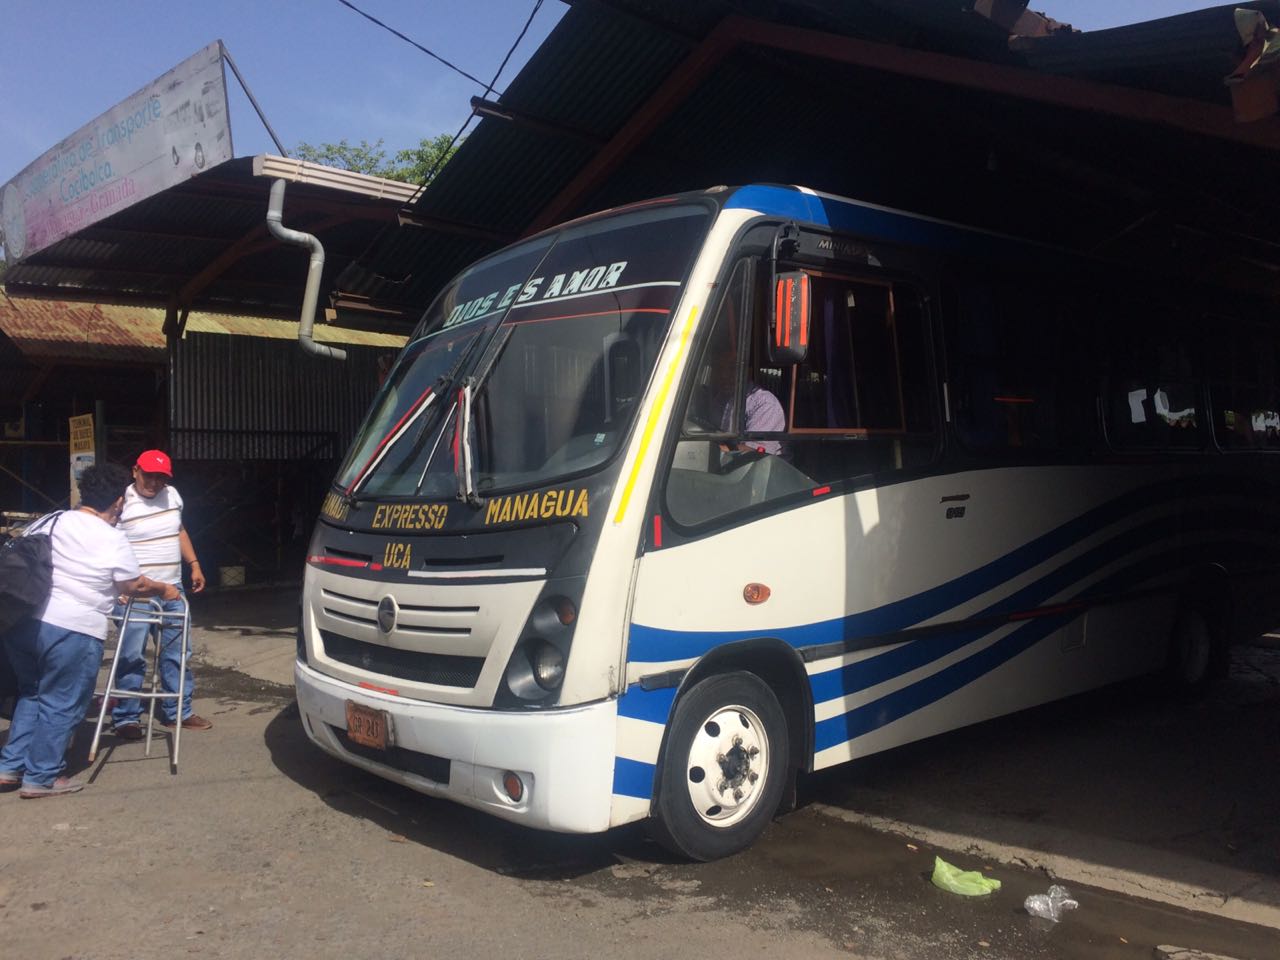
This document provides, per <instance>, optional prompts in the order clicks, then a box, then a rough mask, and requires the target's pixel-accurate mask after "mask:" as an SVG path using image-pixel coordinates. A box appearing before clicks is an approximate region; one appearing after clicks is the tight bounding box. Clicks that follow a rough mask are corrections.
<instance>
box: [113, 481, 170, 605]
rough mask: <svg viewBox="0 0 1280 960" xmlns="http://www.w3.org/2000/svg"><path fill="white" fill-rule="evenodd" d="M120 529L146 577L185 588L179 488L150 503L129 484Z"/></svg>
mask: <svg viewBox="0 0 1280 960" xmlns="http://www.w3.org/2000/svg"><path fill="white" fill-rule="evenodd" d="M120 529H121V530H123V531H124V535H125V536H126V537H128V538H129V543H130V545H132V547H133V552H134V553H135V554H137V557H138V564H139V565H140V566H141V567H142V572H143V573H144V574H146V575H147V576H148V577H150V578H151V579H152V580H158V581H160V582H161V583H173V584H177V585H178V586H179V587H181V586H182V546H181V544H180V543H179V541H178V531H179V530H181V529H182V496H181V495H180V494H179V493H178V491H177V488H175V487H171V486H164V487H162V488H161V489H160V492H159V493H157V494H156V495H155V496H154V497H152V498H151V499H149V500H148V499H147V498H146V497H144V496H141V495H140V494H139V493H138V491H137V490H136V489H135V488H134V485H133V484H129V489H128V490H126V491H125V492H124V511H123V512H122V513H121V514H120Z"/></svg>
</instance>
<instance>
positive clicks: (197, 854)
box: [0, 651, 1280, 960]
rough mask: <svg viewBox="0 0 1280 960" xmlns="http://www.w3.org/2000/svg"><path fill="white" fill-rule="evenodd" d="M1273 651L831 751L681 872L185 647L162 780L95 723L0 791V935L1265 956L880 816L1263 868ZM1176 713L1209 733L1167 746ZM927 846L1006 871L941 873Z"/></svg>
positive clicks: (61, 941) (1270, 828) (335, 947)
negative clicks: (885, 751)
mask: <svg viewBox="0 0 1280 960" xmlns="http://www.w3.org/2000/svg"><path fill="white" fill-rule="evenodd" d="M1273 654H1276V651H1264V652H1263V653H1262V657H1263V661H1262V669H1261V673H1258V674H1257V676H1256V677H1254V675H1253V673H1252V672H1251V671H1252V670H1253V668H1252V667H1249V666H1247V665H1246V666H1244V667H1241V668H1239V669H1238V670H1237V676H1236V677H1235V678H1234V679H1233V683H1232V685H1231V689H1233V690H1234V693H1233V694H1231V695H1229V696H1227V697H1226V699H1218V700H1216V701H1212V702H1210V703H1208V704H1205V705H1201V706H1198V707H1195V708H1185V707H1172V706H1169V705H1168V704H1166V703H1165V702H1164V701H1160V700H1158V699H1156V698H1153V697H1149V696H1147V695H1145V694H1144V693H1142V691H1140V690H1135V689H1133V688H1120V689H1117V690H1112V691H1108V692H1105V693H1104V694H1099V695H1091V696H1089V697H1084V698H1078V699H1077V700H1075V701H1070V702H1068V703H1066V704H1061V705H1056V706H1053V707H1049V708H1045V709H1044V710H1040V711H1034V712H1032V713H1030V714H1023V715H1021V716H1020V717H1016V718H1006V719H1004V720H1001V721H996V722H993V723H991V724H984V725H982V726H981V727H977V728H973V729H971V730H968V731H962V732H959V733H957V734H953V735H951V736H948V737H944V738H940V739H938V740H934V741H931V742H930V743H929V744H921V745H919V746H918V747H913V748H909V749H907V750H903V751H897V752H896V753H894V754H891V755H888V756H884V757H879V758H873V759H870V760H868V761H865V762H863V763H861V764H854V765H851V766H848V767H844V768H841V770H840V772H838V773H834V774H828V775H826V776H823V777H818V778H814V779H813V780H812V781H811V782H809V783H808V784H807V785H806V787H805V790H804V791H803V797H804V799H805V801H806V804H805V805H804V806H802V808H801V809H799V810H797V811H796V812H794V813H792V814H790V815H788V816H786V817H783V818H781V819H780V820H779V821H778V822H776V823H775V824H774V825H773V826H772V827H771V828H770V830H769V831H768V832H767V833H766V835H765V837H764V838H763V840H762V841H761V842H760V843H759V844H758V845H757V846H756V847H755V848H753V849H752V850H750V851H748V852H747V853H746V854H743V855H741V856H738V857H735V858H732V859H730V860H728V861H724V862H720V863H713V864H702V865H694V864H685V863H678V862H673V861H672V860H671V859H670V858H669V857H668V856H666V855H665V854H664V853H663V852H662V851H661V850H660V849H659V848H657V847H656V846H655V845H653V844H652V843H650V842H649V841H648V840H647V839H646V837H645V835H644V833H643V831H642V830H640V829H635V828H630V829H624V830H620V831H615V832H612V833H609V834H605V835H603V836H599V837H562V836H557V835H551V834H543V833H536V832H531V831H528V830H524V829H521V828H518V827H515V826H512V825H509V824H506V823H503V822H501V821H497V820H494V819H491V818H488V817H485V816H482V815H480V814H476V813H472V812H470V811H467V810H465V809H462V808H460V807H457V806H454V805H452V804H448V803H445V802H442V801H437V800H431V799H428V798H424V797H421V796H419V795H417V794H415V793H412V792H411V791H408V790H405V789H402V788H400V787H397V786H395V785H393V784H389V783H386V782H384V781H381V780H379V779H378V778H376V777H372V776H369V775H366V774H364V773H362V772H360V771H357V770H355V769H352V768H349V767H346V766H345V765H342V764H340V763H337V762H336V761H333V760H331V759H329V758H328V757H326V756H324V755H323V754H321V753H319V752H318V751H316V750H314V749H312V748H311V746H310V745H309V744H308V743H307V741H306V739H305V737H304V735H303V733H302V731H301V729H300V726H299V723H298V718H297V715H296V709H295V708H294V707H293V705H292V695H291V691H290V690H289V689H288V688H285V687H281V686H278V685H274V684H270V683H266V682H262V681H257V680H253V679H250V678H248V677H246V676H245V675H243V674H241V673H238V672H235V671H231V670H222V669H217V668H214V667H211V666H207V665H206V666H203V667H202V668H201V670H200V674H199V678H200V683H201V687H200V696H201V699H199V700H198V702H197V710H198V712H200V713H202V714H203V715H205V716H208V717H210V718H211V719H213V720H214V722H215V729H214V730H213V731H211V732H208V733H192V732H189V733H187V734H186V735H185V736H184V737H183V743H182V763H181V768H180V772H179V773H178V774H177V775H176V776H175V775H171V774H170V772H169V765H168V761H167V757H166V756H165V755H164V754H165V751H164V749H163V743H162V744H161V745H160V748H159V749H157V750H156V752H155V755H154V756H153V757H151V758H146V757H144V756H143V747H142V745H141V744H138V743H115V742H113V741H111V740H110V739H108V740H106V741H105V743H106V749H105V750H104V751H103V753H102V754H101V755H100V757H99V760H98V763H97V764H95V765H94V766H93V767H92V768H90V769H89V770H87V771H86V772H85V775H86V776H89V777H90V778H91V779H92V785H91V786H90V787H89V789H87V790H86V791H85V792H84V793H83V794H80V795H77V796H73V797H66V798H60V799H56V800H45V801H39V802H35V801H21V800H19V799H18V798H17V796H16V795H14V794H12V793H9V794H4V795H0V937H2V938H3V939H2V941H0V943H2V944H3V946H2V947H0V956H3V957H6V958H7V957H14V958H32V960H43V958H92V960H112V958H138V960H148V958H152V957H155V958H161V957H166V958H171V957H174V956H183V957H185V956H210V957H215V956H216V957H226V958H229V960H237V958H255V960H256V958H261V957H273V958H276V957H279V958H291V957H299V958H302V957H309V958H330V957H332V958H364V957H378V958H399V957H405V958H408V957H415V958H416V957H424V956H448V957H459V958H465V957H491V956H500V957H504V958H578V957H581V958H588V957H591V958H597V957H600V956H602V955H616V956H624V957H629V958H630V957H637V958H647V957H653V958H668V957H676V956H679V957H696V956H714V957H733V958H735V960H740V958H752V957H769V958H779V957H782V958H787V957H798V958H824V957H851V956H852V957H876V958H912V960H916V958H925V957H928V958H951V957H956V958H962V957H983V958H1001V960H1003V958H1010V960H1013V958H1019V960H1021V958H1037V957H1050V958H1085V957H1088V958H1129V957H1132V958H1148V957H1151V956H1152V951H1153V947H1154V946H1155V945H1156V944H1166V943H1172V944H1179V945H1182V946H1189V947H1195V948H1198V949H1201V950H1206V951H1211V952H1214V953H1219V954H1224V955H1228V956H1232V957H1238V958H1248V957H1256V958H1275V957H1278V956H1280V932H1277V930H1276V929H1272V928H1267V927H1262V926H1255V925H1251V924H1248V923H1243V922H1240V921H1239V920H1232V919H1227V918H1224V917H1221V916H1213V915H1210V914H1205V913H1194V912H1190V911H1187V910H1183V909H1180V908H1178V907H1175V906H1170V905H1167V904H1159V903H1153V902H1151V901H1149V900H1142V899H1137V898H1133V897H1128V896H1125V895H1123V894H1118V893H1113V892H1107V891H1104V890H1101V889H1095V888H1092V887H1089V886H1079V885H1075V884H1068V885H1069V886H1071V887H1072V892H1073V894H1075V895H1076V897H1077V899H1078V900H1079V901H1080V909H1079V910H1078V911H1075V912H1074V913H1071V914H1069V915H1067V917H1066V919H1065V920H1064V921H1063V922H1062V923H1059V924H1057V925H1054V924H1050V923H1048V922H1046V921H1042V920H1036V919H1033V918H1031V917H1029V916H1027V914H1026V913H1025V912H1024V911H1023V910H1022V908H1021V904H1022V901H1023V898H1024V897H1025V896H1026V895H1027V894H1028V893H1031V892H1038V891H1043V890H1044V889H1045V888H1046V887H1047V886H1048V884H1049V883H1050V882H1051V881H1050V879H1049V878H1048V877H1047V876H1046V875H1045V873H1044V872H1043V871H1042V870H1039V869H1035V865H1032V868H1022V867H1019V866H1017V865H1016V864H1010V863H1006V862H1002V861H1000V860H997V859H994V858H987V857H986V856H984V855H982V854H981V853H980V852H979V853H965V852H954V851H949V850H946V849H939V848H935V847H934V846H932V845H931V844H930V842H928V841H927V840H913V839H911V838H909V837H907V836H903V835H900V834H899V833H895V832H893V831H895V830H909V829H915V828H920V829H931V830H935V831H937V832H938V834H939V835H945V834H946V833H947V830H948V829H952V828H955V827H956V825H957V824H958V823H960V822H961V820H963V818H964V817H965V816H967V817H969V818H970V819H969V820H967V821H964V822H965V823H966V824H967V825H968V826H970V827H972V826H973V825H974V824H977V825H978V827H979V828H980V829H985V830H994V831H996V832H999V833H1000V836H999V837H998V838H996V839H999V840H1001V841H1007V842H1009V843H1013V842H1015V841H1017V840H1019V839H1023V838H1025V837H1026V836H1031V835H1032V834H1024V833H1023V832H1022V831H1025V830H1031V831H1033V833H1034V831H1037V830H1039V831H1045V830H1048V831H1051V832H1052V836H1055V837H1063V836H1067V837H1083V838H1092V839H1093V840H1094V842H1097V843H1103V844H1104V845H1103V847H1100V848H1099V849H1112V848H1111V847H1107V846H1105V844H1120V846H1117V847H1115V848H1114V849H1123V850H1128V849H1129V847H1128V846H1125V844H1133V845H1138V846H1139V847H1140V848H1141V847H1142V845H1143V844H1146V845H1147V846H1146V849H1149V850H1151V851H1153V853H1152V856H1151V858H1149V859H1150V860H1151V862H1162V861H1159V857H1158V856H1156V854H1159V853H1161V852H1163V853H1164V854H1168V855H1176V856H1178V857H1182V858H1183V859H1182V860H1178V861H1177V862H1178V863H1183V862H1184V861H1185V862H1194V863H1201V864H1205V863H1208V864H1210V866H1215V867H1220V868H1231V869H1239V870H1241V871H1246V872H1249V874H1250V875H1251V876H1258V875H1261V876H1264V877H1270V878H1272V879H1275V878H1277V877H1280V845H1277V843H1276V839H1277V837H1276V830H1277V826H1276V823H1275V820H1276V818H1275V817H1274V815H1273V813H1272V811H1273V810H1274V799H1275V797H1276V795H1277V794H1276V790H1275V786H1276V783H1275V777H1276V771H1275V743H1276V742H1277V740H1276V737H1277V735H1278V734H1280V731H1278V730H1277V724H1278V723H1280V711H1277V709H1276V705H1277V703H1278V702H1280V690H1278V689H1277V687H1276V684H1275V682H1274V678H1273V677H1272V676H1271V668H1272V666H1274V664H1272V663H1270V661H1268V660H1267V657H1270V656H1271V655H1273ZM1276 672H1278V673H1280V671H1276ZM1246 677H1253V679H1245V678H1246ZM1232 717H1234V718H1235V719H1234V720H1231V719H1230V718H1232ZM3 727H4V722H3V721H0V730H2V729H3ZM1196 729H1199V730H1202V731H1203V730H1205V729H1213V730H1215V731H1216V733H1215V735H1214V736H1213V737H1210V738H1209V739H1208V740H1204V739H1200V740H1194V739H1193V740H1192V741H1191V742H1189V743H1188V742H1185V741H1179V740H1178V738H1182V737H1184V736H1187V735H1188V733H1187V732H1188V730H1196ZM82 732H84V733H87V732H88V726H87V725H86V727H85V729H84V730H83V731H82ZM81 745H82V746H83V743H82V744H81ZM1251 751H1258V752H1257V753H1252V752H1251ZM1206 784H1207V788H1206ZM1246 784H1252V785H1253V786H1254V787H1256V788H1257V789H1256V790H1254V791H1252V792H1251V791H1249V790H1246V789H1242V787H1243V786H1244V785H1246ZM1157 808H1160V810H1157ZM1144 811H1145V813H1144ZM1170 811H1172V816H1171V817H1170V816H1169V813H1170ZM842 812H843V813H845V814H848V815H850V816H853V817H854V818H855V819H856V818H860V817H866V816H868V815H873V816H875V817H880V818H882V819H881V820H880V821H878V822H879V823H880V824H881V826H887V827H888V829H887V830H873V829H870V828H869V827H867V826H864V825H862V824H860V823H851V822H848V821H847V820H845V819H841V816H840V814H841V813H842ZM975 817H976V819H974V818H975ZM895 818H897V819H895ZM904 818H905V819H904ZM912 818H914V820H921V819H924V820H927V821H928V822H926V823H923V824H921V823H915V822H914V821H913V820H912ZM957 818H959V819H957ZM1183 819H1185V822H1186V824H1187V825H1188V830H1187V831H1184V833H1185V834H1186V835H1185V836H1184V835H1170V836H1168V837H1167V838H1166V837H1165V834H1164V832H1162V831H1166V829H1167V828H1168V827H1170V826H1175V827H1176V826H1177V825H1178V824H1179V823H1181V822H1182V821H1183ZM908 823H910V824H911V825H910V826H904V824H908ZM1156 834H1158V835H1159V839H1153V836H1154V835H1156ZM970 836H972V835H970ZM1144 837H1145V839H1144ZM990 839H991V838H988V837H980V838H979V840H978V841H966V842H968V843H970V844H971V845H970V849H971V850H977V851H980V850H981V849H982V843H983V842H986V841H987V840H990ZM1104 842H1105V843H1104ZM1153 844H1154V845H1153ZM1161 845H1163V846H1161ZM935 853H940V854H941V855H942V856H944V857H945V858H947V859H948V860H950V861H952V862H954V863H957V864H958V865H961V866H964V867H966V868H978V869H984V868H985V869H986V872H987V873H988V874H989V875H991V876H994V877H998V878H999V879H1000V880H1001V881H1002V883H1003V888H1002V889H1001V890H1000V891H999V892H998V893H996V894H994V895H992V896H990V897H986V898H981V899H968V898H961V897H957V896H955V895H953V894H949V893H945V892H943V891H941V890H938V889H937V888H935V887H933V886H932V885H931V884H930V883H929V882H928V875H929V872H930V869H931V866H932V863H933V857H934V855H935ZM1140 859H1141V858H1140ZM1103 866H1104V867H1107V866H1109V865H1107V864H1105V863H1104V864H1103ZM1117 866H1118V865H1117ZM1170 872H1176V871H1170ZM1167 879H1169V880H1170V882H1174V881H1177V880H1179V879H1180V878H1179V877H1176V876H1175V877H1171V878H1167Z"/></svg>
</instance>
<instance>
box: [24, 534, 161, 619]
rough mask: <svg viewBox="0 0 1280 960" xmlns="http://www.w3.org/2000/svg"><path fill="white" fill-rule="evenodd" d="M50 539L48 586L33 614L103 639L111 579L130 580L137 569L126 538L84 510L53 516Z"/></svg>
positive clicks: (113, 585) (112, 591)
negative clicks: (50, 578)
mask: <svg viewBox="0 0 1280 960" xmlns="http://www.w3.org/2000/svg"><path fill="white" fill-rule="evenodd" d="M48 530H49V524H48V523H42V524H40V526H38V527H36V528H35V529H34V530H32V531H31V532H33V533H47V532H48ZM51 540H52V546H53V589H52V590H51V591H50V592H49V600H48V602H47V603H46V604H45V605H44V607H43V608H42V609H40V610H37V611H36V618H37V619H39V620H43V621H44V622H45V623H51V624H53V625H54V626H56V627H62V628H63V629H66V630H75V631H76V632H77V633H87V634H88V635H89V636H91V637H97V638H98V639H99V640H105V639H106V638H107V614H108V613H109V612H110V610H111V606H112V604H113V603H115V599H116V593H117V591H116V581H117V580H132V579H133V578H134V577H136V576H138V574H139V573H140V572H141V571H140V570H139V569H138V561H137V559H136V558H135V557H134V555H133V549H132V548H131V547H130V546H129V541H128V540H127V539H125V535H124V534H123V533H121V532H120V531H119V530H117V529H116V528H115V527H113V526H111V524H109V523H107V522H106V521H105V520H103V519H102V518H101V517H95V516H94V515H93V514H91V513H85V512H84V511H83V510H68V511H67V512H66V513H64V514H62V516H60V517H58V523H57V526H55V527H54V528H53V536H52V538H51Z"/></svg>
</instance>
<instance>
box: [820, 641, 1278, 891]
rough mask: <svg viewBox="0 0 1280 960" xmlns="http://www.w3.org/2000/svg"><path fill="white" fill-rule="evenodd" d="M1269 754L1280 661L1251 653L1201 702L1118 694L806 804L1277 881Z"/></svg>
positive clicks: (1148, 863)
mask: <svg viewBox="0 0 1280 960" xmlns="http://www.w3.org/2000/svg"><path fill="white" fill-rule="evenodd" d="M1277 743H1280V649H1276V648H1274V647H1262V646H1249V647H1240V648H1237V650H1236V651H1235V654H1234V656H1233V662H1232V669H1231V674H1230V677H1229V679H1228V680H1227V681H1226V682H1224V683H1223V684H1221V685H1220V686H1219V687H1218V688H1217V689H1216V690H1215V691H1214V692H1213V693H1212V694H1211V695H1210V696H1209V697H1208V698H1206V699H1204V700H1202V701H1199V702H1194V703H1186V702H1181V703H1180V702H1175V701H1173V700H1171V699H1170V698H1169V697H1167V696H1165V695H1164V694H1163V693H1162V692H1161V691H1159V690H1158V689H1157V688H1156V686H1155V684H1154V683H1153V682H1152V681H1150V680H1143V681H1134V682H1130V683H1124V684H1119V685H1116V686H1113V687H1110V688H1107V689H1104V690H1099V691H1095V692H1092V693H1088V694H1083V695H1081V696H1078V697H1074V698H1072V699H1069V700H1065V701H1060V702H1058V703H1054V704H1049V705H1047V706H1044V707H1040V708H1036V709H1034V710H1030V711H1026V712H1023V713H1019V714H1014V715H1011V716H1007V717H1002V718H1000V719H997V720H992V721H989V722H987V723H983V724H980V725H977V726H974V727H969V728H966V729H963V730H958V731H955V732H953V733H950V734H946V735H943V736H940V737H935V738H933V739H930V740H925V741H921V742H919V743H916V744H911V745H908V746H906V747H902V748H899V749H897V750H894V751H890V752H887V753H883V754H879V755H876V756H873V757H869V758H867V759H865V760H861V761H855V762H854V763H853V764H851V765H846V766H843V767H837V768H834V769H832V770H830V771H826V772H824V773H822V774H820V775H818V776H816V777H813V778H811V779H810V781H809V782H808V784H807V785H806V789H805V791H804V795H805V796H806V798H807V799H808V800H810V801H816V802H824V803H828V804H832V805H836V806H842V807H845V808H849V809H854V810H858V811H860V812H863V813H872V814H879V815H883V816H889V817H898V818H901V819H909V820H910V822H913V823H917V824H919V825H923V826H926V827H930V828H933V829H937V830H946V831H954V832H961V833H963V832H965V828H964V825H967V824H969V823H970V821H969V818H973V817H974V816H975V815H976V816H978V817H982V818H984V819H983V820H982V822H983V823H984V824H986V825H988V826H989V827H990V829H991V831H992V832H993V833H995V834H999V835H993V836H989V837H985V838H984V839H989V840H991V841H994V842H998V843H1006V844H1014V845H1022V846H1035V844H1034V843H1028V842H1027V838H1028V837H1029V836H1031V837H1040V838H1044V837H1046V836H1048V837H1052V836H1055V835H1060V836H1062V837H1069V838H1074V839H1075V840H1076V841H1080V842H1082V843H1085V844H1087V845H1088V846H1089V849H1077V850H1072V849H1060V850H1055V851H1053V852H1056V853H1060V854H1064V855H1068V856H1075V857H1080V858H1084V859H1091V858H1096V857H1097V856H1098V855H1100V851H1106V850H1112V851H1114V850H1118V849H1126V846H1125V845H1127V844H1134V845H1138V847H1135V848H1132V849H1133V850H1134V851H1135V852H1136V851H1138V850H1139V849H1140V850H1141V851H1146V852H1147V855H1146V856H1143V857H1142V858H1141V862H1126V863H1110V862H1107V861H1105V860H1104V861H1097V860H1096V859H1095V860H1094V862H1103V863H1107V865H1108V866H1114V867H1122V868H1125V869H1130V870H1134V871H1138V872H1147V873H1149V872H1151V870H1152V863H1153V861H1156V860H1158V858H1157V857H1155V856H1152V855H1151V854H1152V853H1153V852H1154V851H1161V852H1164V853H1168V854H1173V855H1176V856H1178V857H1184V858H1191V859H1193V860H1196V861H1201V862H1204V863H1210V864H1214V865H1218V866H1221V867H1227V868H1230V869H1232V870H1239V871H1246V872H1249V873H1253V874H1260V875H1265V876H1268V877H1275V878H1280V817H1277V816H1276V814H1275V803H1276V797H1277V796H1280V765H1278V764H1277V763H1276V760H1275V758H1276V745H1277ZM1058 832H1060V833H1058ZM1093 840H1100V841H1121V842H1122V843H1120V844H1115V843H1112V844H1110V845H1109V846H1108V845H1107V844H1098V845H1096V846H1094V845H1093V844H1091V843H1090V841H1093ZM1103 855H1105V854H1103ZM1169 879H1173V880H1186V879H1188V878H1179V877H1170V878H1169Z"/></svg>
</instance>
